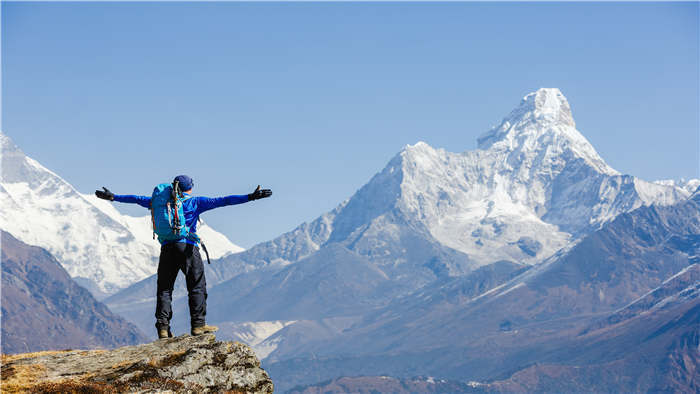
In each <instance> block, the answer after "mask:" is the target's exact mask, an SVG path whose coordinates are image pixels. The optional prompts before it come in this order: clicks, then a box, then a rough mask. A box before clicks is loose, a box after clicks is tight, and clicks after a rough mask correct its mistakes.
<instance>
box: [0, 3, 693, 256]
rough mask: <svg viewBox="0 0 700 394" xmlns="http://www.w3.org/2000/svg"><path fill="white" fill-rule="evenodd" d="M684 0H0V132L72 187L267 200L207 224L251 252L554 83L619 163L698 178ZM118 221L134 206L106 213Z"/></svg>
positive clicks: (472, 138) (626, 169)
mask: <svg viewBox="0 0 700 394" xmlns="http://www.w3.org/2000/svg"><path fill="white" fill-rule="evenodd" d="M698 16H699V15H698V3H666V4H654V3H618V4H600V3H594V4H590V3H491V4H486V3H442V4H427V3H258V4H251V3H221V2H215V3H204V4H194V3H107V4H105V3H50V4H49V3H7V2H3V3H2V93H3V102H2V121H3V122H2V123H3V124H2V129H3V132H5V133H6V134H7V135H9V136H10V137H11V138H12V139H14V141H15V142H16V143H17V145H19V146H20V147H21V148H22V149H23V150H24V151H25V152H26V153H27V154H28V155H30V156H32V157H33V158H35V159H37V160H38V161H40V162H41V163H42V164H44V165H45V166H47V167H48V168H50V169H52V170H53V171H55V172H57V173H58V174H59V175H61V176H62V177H64V178H65V179H66V180H68V181H69V182H71V183H72V184H73V185H74V186H76V187H77V188H78V189H79V190H80V191H82V192H90V191H92V190H94V189H95V188H97V187H99V186H102V185H105V186H107V187H109V188H111V189H112V190H113V191H114V192H116V193H122V194H131V193H134V194H149V193H150V190H152V187H153V185H154V184H156V183H160V182H162V181H168V180H170V179H172V177H173V176H174V175H177V174H179V173H187V174H190V175H191V176H192V177H193V178H194V179H195V183H196V185H197V187H196V189H195V192H196V193H198V194H201V195H209V196H215V195H224V194H245V193H248V192H250V191H252V189H253V188H254V187H255V186H256V185H257V184H262V185H263V186H265V187H270V188H272V189H273V191H274V193H275V194H274V195H273V197H272V198H271V199H269V200H263V201H259V202H255V203H251V204H247V205H242V206H237V207H229V208H223V209H221V210H218V211H214V212H211V213H207V214H205V215H204V219H205V220H207V221H208V222H209V223H211V224H212V225H213V226H214V227H215V228H217V229H218V230H220V231H222V232H223V233H225V234H226V235H227V236H229V238H231V240H232V241H234V242H236V243H238V244H240V245H242V246H244V247H250V246H252V245H253V244H255V243H257V242H261V241H265V240H268V239H271V238H273V237H275V236H277V235H279V234H280V233H282V232H285V231H289V230H291V229H292V228H294V227H295V226H296V225H298V224H300V223H301V222H304V221H310V220H313V219H314V218H316V217H317V216H318V215H320V214H322V213H323V212H326V211H328V210H330V209H332V208H334V207H335V206H336V205H337V204H338V203H340V202H341V201H343V200H344V199H346V198H348V197H350V196H351V195H352V194H353V193H354V192H355V191H356V190H357V189H358V188H359V187H361V186H362V185H363V184H364V183H366V182H367V181H368V180H369V179H370V178H371V176H372V175H374V173H376V172H378V171H379V170H381V169H382V168H383V167H384V165H385V164H386V163H387V161H388V160H389V159H390V158H391V157H393V156H394V155H395V154H396V153H397V152H398V151H399V150H401V148H402V147H403V146H404V145H406V144H414V143H415V142H417V141H421V140H422V141H426V142H427V143H429V144H431V145H433V146H435V147H441V148H445V149H447V150H449V151H454V152H460V151H464V150H471V149H474V148H475V147H476V138H477V136H478V135H480V134H481V133H483V132H485V131H486V130H488V129H489V128H490V127H491V126H493V125H494V124H496V123H498V122H499V121H500V120H501V119H502V118H503V117H504V116H505V115H507V114H508V112H509V111H510V110H511V109H512V108H513V107H515V106H516V105H517V104H518V102H519V100H520V99H521V98H522V97H523V96H524V95H525V94H527V93H529V92H531V91H533V90H536V89H537V88H540V87H558V88H560V89H561V90H562V92H563V93H564V95H566V96H567V98H568V99H569V102H570V103H571V106H572V109H573V114H574V118H575V120H576V122H577V126H578V129H579V130H580V131H581V132H582V133H583V134H584V135H585V136H586V137H587V138H588V139H589V141H591V143H592V144H593V145H594V146H595V147H596V149H597V150H598V152H599V153H600V154H601V156H602V157H603V158H604V159H605V160H606V161H607V162H608V163H609V164H610V165H611V166H613V167H614V168H616V169H618V170H619V171H621V172H623V173H628V174H632V175H636V176H640V177H642V178H643V179H647V180H655V179H667V178H674V179H677V178H683V177H684V178H693V177H698V176H699V171H700V169H699V167H700V163H699V161H700V159H699V154H698V151H699V150H700V137H699V135H698V134H699V131H698V130H699V128H700V125H699V122H700V120H699V116H700V115H699V113H698V107H699V105H700V104H699V102H698V95H699V92H698V89H699V88H698V86H699V79H698V68H699V65H698ZM120 208H121V209H123V210H124V212H127V213H131V214H136V213H138V214H146V212H144V211H142V210H141V209H140V208H135V207H132V208H127V207H125V206H123V205H122V206H121V207H120Z"/></svg>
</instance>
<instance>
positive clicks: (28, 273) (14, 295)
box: [2, 231, 146, 354]
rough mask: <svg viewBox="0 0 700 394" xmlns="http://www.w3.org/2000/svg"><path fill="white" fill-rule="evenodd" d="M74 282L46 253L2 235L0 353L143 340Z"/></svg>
mask: <svg viewBox="0 0 700 394" xmlns="http://www.w3.org/2000/svg"><path fill="white" fill-rule="evenodd" d="M145 341H146V338H145V337H144V335H143V333H141V332H140V331H139V330H138V329H137V328H136V327H135V326H134V325H133V324H131V323H129V322H127V321H126V320H124V319H122V318H121V317H119V316H117V315H115V314H113V313H112V312H111V311H110V310H109V309H108V308H107V307H106V306H105V305H104V304H102V303H100V302H98V301H97V300H95V298H94V297H93V296H92V295H91V294H90V292H89V291H87V290H86V289H85V288H83V287H81V286H79V285H78V284H77V283H75V282H74V281H73V280H72V279H71V278H70V276H69V275H68V273H67V272H66V270H64V269H63V267H61V265H60V264H59V263H58V261H56V259H55V258H54V257H53V256H52V255H51V254H50V253H49V252H47V251H46V250H44V249H42V248H39V247H36V246H30V245H27V244H25V243H23V242H21V241H19V240H17V239H16V238H14V237H13V236H12V235H10V234H9V233H7V232H5V231H2V352H3V353H6V354H7V353H20V352H35V351H40V350H48V349H67V348H82V349H85V348H96V347H97V348H111V347H115V346H123V345H132V344H137V343H142V342H145Z"/></svg>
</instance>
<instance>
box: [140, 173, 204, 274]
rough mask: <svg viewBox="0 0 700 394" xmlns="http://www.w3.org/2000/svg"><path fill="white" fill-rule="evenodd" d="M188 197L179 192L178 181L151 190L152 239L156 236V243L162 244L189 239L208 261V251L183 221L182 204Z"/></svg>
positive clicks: (183, 211) (162, 184)
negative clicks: (201, 250)
mask: <svg viewBox="0 0 700 394" xmlns="http://www.w3.org/2000/svg"><path fill="white" fill-rule="evenodd" d="M187 198H188V197H185V195H184V194H183V193H182V191H181V190H180V187H179V184H178V181H175V182H173V183H172V184H169V183H161V184H160V185H158V186H156V187H155V188H154V189H153V194H151V220H152V221H153V238H155V237H156V235H157V236H158V241H159V242H160V243H161V244H164V243H166V242H169V241H180V240H183V239H189V240H192V241H194V242H196V243H197V244H199V245H201V246H202V249H203V250H204V253H205V254H206V255H207V263H209V264H211V261H209V251H207V247H206V246H204V242H202V240H201V239H200V238H199V236H198V235H197V234H195V233H191V232H190V228H189V227H188V226H187V222H186V221H185V210H184V209H183V208H182V206H183V202H184V201H185V200H186V199H187Z"/></svg>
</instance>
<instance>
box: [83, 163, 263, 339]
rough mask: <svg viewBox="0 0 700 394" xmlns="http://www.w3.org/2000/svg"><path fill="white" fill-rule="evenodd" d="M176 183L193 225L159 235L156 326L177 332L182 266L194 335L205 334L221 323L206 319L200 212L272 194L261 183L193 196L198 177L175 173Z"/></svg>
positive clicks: (163, 332)
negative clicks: (246, 190)
mask: <svg viewBox="0 0 700 394" xmlns="http://www.w3.org/2000/svg"><path fill="white" fill-rule="evenodd" d="M173 185H178V188H179V190H181V191H182V196H183V199H182V201H181V202H182V211H183V213H184V217H185V225H186V226H187V227H188V228H189V235H188V236H184V237H182V238H179V239H174V240H171V241H163V240H161V239H160V236H159V241H160V242H161V248H160V260H159V261H158V290H157V294H156V329H157V330H158V338H168V337H172V336H173V335H172V333H171V332H170V320H171V319H172V317H173V311H172V308H171V302H172V293H173V287H174V286H175V279H176V278H177V273H178V271H180V270H181V271H182V272H183V273H184V274H185V278H186V281H187V296H188V299H189V306H190V324H191V327H192V331H191V332H192V335H201V334H205V333H208V332H214V331H216V330H218V328H217V327H214V326H209V325H207V324H206V322H205V316H206V314H207V282H206V279H205V277H204V264H203V263H202V257H201V256H200V254H199V247H198V243H199V242H198V241H199V238H198V237H197V235H196V232H197V221H198V220H199V215H200V214H202V213H203V212H206V211H208V210H211V209H214V208H219V207H223V206H226V205H236V204H242V203H244V202H248V201H253V200H258V199H261V198H266V197H270V196H271V195H272V191H271V190H270V189H262V190H261V189H260V186H258V187H257V189H255V191H254V192H253V193H250V194H247V195H246V194H243V195H230V196H226V197H218V198H209V197H190V193H191V192H192V188H193V187H194V181H193V180H192V178H190V177H189V176H187V175H178V176H177V177H175V179H174V180H173ZM103 189H104V190H96V191H95V195H96V196H97V197H99V198H101V199H104V200H109V201H118V202H123V203H132V204H138V205H140V206H142V207H144V208H148V209H151V202H152V201H151V200H152V198H151V197H148V196H133V195H115V194H114V193H112V192H110V191H109V190H107V188H105V187H103ZM154 225H155V221H154ZM205 252H206V249H205Z"/></svg>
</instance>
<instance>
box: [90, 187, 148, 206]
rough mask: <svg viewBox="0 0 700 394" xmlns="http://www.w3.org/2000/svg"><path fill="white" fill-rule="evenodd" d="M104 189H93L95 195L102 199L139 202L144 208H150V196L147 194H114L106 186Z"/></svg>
mask: <svg viewBox="0 0 700 394" xmlns="http://www.w3.org/2000/svg"><path fill="white" fill-rule="evenodd" d="M102 189H104V190H95V195H96V196H97V197H99V198H101V199H103V200H108V201H117V202H124V203H128V204H139V205H140V206H142V207H144V208H149V209H150V208H151V197H148V196H133V195H118V194H114V193H112V192H111V191H109V189H107V188H106V187H104V186H103V187H102Z"/></svg>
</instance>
